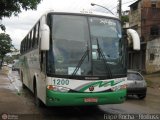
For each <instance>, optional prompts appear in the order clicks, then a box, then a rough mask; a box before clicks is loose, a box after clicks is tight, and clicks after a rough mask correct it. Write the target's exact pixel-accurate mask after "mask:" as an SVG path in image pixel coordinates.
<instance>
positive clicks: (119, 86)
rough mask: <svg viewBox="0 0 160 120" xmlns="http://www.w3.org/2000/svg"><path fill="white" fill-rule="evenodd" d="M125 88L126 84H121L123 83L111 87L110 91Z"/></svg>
mask: <svg viewBox="0 0 160 120" xmlns="http://www.w3.org/2000/svg"><path fill="white" fill-rule="evenodd" d="M126 88H127V85H126V84H123V85H118V86H115V87H112V88H111V89H112V91H118V90H123V89H126Z"/></svg>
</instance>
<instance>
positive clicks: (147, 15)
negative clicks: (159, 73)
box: [128, 0, 160, 72]
mask: <svg viewBox="0 0 160 120" xmlns="http://www.w3.org/2000/svg"><path fill="white" fill-rule="evenodd" d="M129 26H130V28H132V29H134V30H136V31H137V32H138V34H139V36H140V38H141V51H140V52H137V51H133V50H129V52H128V59H129V62H128V67H129V68H130V69H139V70H141V71H144V72H147V71H148V68H147V67H148V65H147V64H148V56H150V55H148V54H149V52H148V51H147V50H149V49H150V48H148V47H149V46H150V45H147V44H150V41H154V40H155V39H158V38H160V0H137V1H136V2H134V3H133V4H131V5H130V13H129ZM155 43H157V41H155ZM158 44H160V43H158ZM152 72H156V71H152Z"/></svg>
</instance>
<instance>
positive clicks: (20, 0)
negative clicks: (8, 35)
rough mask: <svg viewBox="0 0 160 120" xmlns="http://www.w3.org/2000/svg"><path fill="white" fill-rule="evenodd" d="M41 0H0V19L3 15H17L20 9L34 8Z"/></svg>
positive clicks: (0, 25) (1, 26) (2, 26)
mask: <svg viewBox="0 0 160 120" xmlns="http://www.w3.org/2000/svg"><path fill="white" fill-rule="evenodd" d="M40 1H41V0H0V20H1V19H2V18H3V17H11V16H12V15H15V16H17V15H18V13H20V12H22V9H24V10H29V9H32V10H33V9H36V8H37V5H38V4H39V3H40ZM0 28H1V29H2V30H5V28H4V25H2V24H0Z"/></svg>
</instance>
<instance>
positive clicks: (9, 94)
mask: <svg viewBox="0 0 160 120" xmlns="http://www.w3.org/2000/svg"><path fill="white" fill-rule="evenodd" d="M31 109H32V108H31V106H28V105H27V101H26V100H25V98H24V97H22V96H21V95H19V94H18V91H17V89H16V88H15V86H14V85H13V84H12V82H11V81H10V79H9V78H8V76H7V74H6V73H5V72H4V71H2V70H0V120H1V115H2V114H4V113H5V114H33V111H32V110H31Z"/></svg>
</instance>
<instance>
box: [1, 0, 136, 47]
mask: <svg viewBox="0 0 160 120" xmlns="http://www.w3.org/2000/svg"><path fill="white" fill-rule="evenodd" d="M135 1H136V0H122V10H123V11H124V10H129V7H128V6H129V5H130V4H132V3H133V2H135ZM91 3H95V4H98V5H102V6H104V7H106V8H108V9H110V10H111V11H112V12H113V13H115V15H117V13H116V11H117V4H118V0H43V1H42V2H41V3H40V4H39V5H38V7H37V10H29V11H22V13H20V14H19V15H18V16H16V17H15V16H12V17H10V18H3V19H2V21H0V23H2V24H4V25H5V26H6V33H7V34H9V35H10V37H11V39H12V43H13V45H14V46H15V47H16V48H17V49H19V48H20V43H21V41H22V39H23V38H24V37H25V36H26V34H27V33H28V32H29V30H30V29H31V28H32V27H33V25H34V24H35V23H36V22H37V20H38V19H39V18H40V16H41V15H42V14H43V13H45V11H48V10H54V11H59V10H63V11H81V10H83V9H85V10H94V11H100V12H107V11H106V10H105V9H104V8H101V7H98V6H91V5H90V4H91ZM1 32H2V31H1V30H0V33H1Z"/></svg>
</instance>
